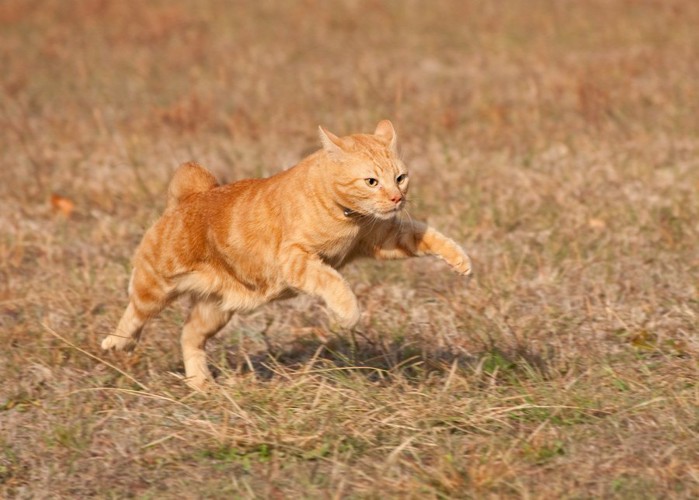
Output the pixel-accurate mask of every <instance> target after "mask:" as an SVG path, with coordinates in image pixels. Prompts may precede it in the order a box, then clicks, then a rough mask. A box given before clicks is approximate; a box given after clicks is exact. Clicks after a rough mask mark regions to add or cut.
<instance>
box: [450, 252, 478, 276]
mask: <svg viewBox="0 0 699 500" xmlns="http://www.w3.org/2000/svg"><path fill="white" fill-rule="evenodd" d="M452 268H453V269H454V272H456V273H458V274H460V275H461V276H466V277H468V278H470V277H471V273H472V272H473V269H472V267H471V258H470V257H469V256H468V255H464V256H463V258H461V259H460V260H459V261H457V262H456V263H455V264H454V265H453V266H452Z"/></svg>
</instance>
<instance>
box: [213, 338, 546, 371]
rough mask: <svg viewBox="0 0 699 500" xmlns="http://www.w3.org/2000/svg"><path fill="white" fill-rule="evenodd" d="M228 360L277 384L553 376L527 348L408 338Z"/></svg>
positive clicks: (276, 350)
mask: <svg viewBox="0 0 699 500" xmlns="http://www.w3.org/2000/svg"><path fill="white" fill-rule="evenodd" d="M226 360H227V363H228V367H229V368H230V369H231V370H233V371H235V372H238V373H251V372H254V373H255V374H256V375H257V377H259V378H260V379H262V380H271V379H273V378H275V377H277V376H283V374H284V373H286V372H295V371H308V370H315V369H323V370H328V369H329V370H332V369H338V370H352V371H354V372H359V373H362V374H364V375H365V377H366V378H367V379H369V380H371V381H376V382H381V381H385V382H390V381H391V380H393V379H395V378H396V377H400V378H402V379H404V380H408V381H413V382H418V381H421V380H424V379H425V378H427V377H428V376H431V375H441V374H448V373H449V372H452V371H458V372H460V373H462V374H476V375H485V376H486V378H493V377H496V378H500V379H504V380H511V381H515V380H519V379H522V378H523V377H524V378H531V377H536V378H542V379H545V378H548V377H549V375H550V373H551V364H552V363H551V360H552V359H551V355H543V354H541V353H537V352H535V351H533V350H531V349H530V348H529V347H527V346H522V345H518V346H514V347H501V346H498V345H495V344H492V343H491V344H490V345H484V346H482V348H480V349H477V350H475V351H473V352H466V351H465V350H463V349H459V348H442V347H434V346H430V345H428V344H425V343H416V342H414V341H411V340H408V339H395V340H392V341H390V342H386V341H376V340H373V339H371V338H369V337H367V336H365V335H363V334H361V333H358V332H355V333H354V334H346V335H335V336H334V337H333V338H331V339H329V340H327V341H322V340H319V339H304V340H302V341H296V342H294V343H293V344H291V345H287V346H285V347H275V346H271V345H269V344H268V349H267V351H265V352H262V353H257V354H254V355H248V354H246V353H243V352H241V351H240V350H237V349H235V348H231V349H229V350H228V352H227V354H226Z"/></svg>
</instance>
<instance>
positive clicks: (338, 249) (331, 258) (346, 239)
mask: <svg viewBox="0 0 699 500" xmlns="http://www.w3.org/2000/svg"><path fill="white" fill-rule="evenodd" d="M358 242H359V234H358V232H357V231H348V232H346V233H344V234H342V233H340V234H338V235H336V237H334V238H329V239H327V240H326V241H324V242H322V243H321V244H319V245H317V246H316V248H315V253H317V254H318V255H319V256H320V257H321V258H322V259H323V261H324V262H325V263H326V264H328V265H330V266H332V267H340V266H341V265H342V264H343V263H344V262H345V260H346V259H347V257H348V256H349V255H350V254H351V253H352V252H353V251H354V249H355V248H356V246H357V244H358Z"/></svg>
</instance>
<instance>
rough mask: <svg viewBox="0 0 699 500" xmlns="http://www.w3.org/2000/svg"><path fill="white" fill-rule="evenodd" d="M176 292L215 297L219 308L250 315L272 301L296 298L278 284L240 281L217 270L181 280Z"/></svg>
mask: <svg viewBox="0 0 699 500" xmlns="http://www.w3.org/2000/svg"><path fill="white" fill-rule="evenodd" d="M177 290H178V291H179V292H181V293H194V294H195V295H201V296H207V297H210V296H215V297H219V298H220V300H221V307H222V308H223V309H226V310H230V311H250V310H252V309H256V308H257V307H259V306H261V305H263V304H266V303H267V302H270V301H272V300H279V299H284V298H290V297H293V296H295V295H296V292H294V291H293V290H292V289H289V288H288V287H286V285H284V284H283V283H280V282H273V281H271V280H262V279H257V280H254V281H253V280H245V281H243V280H241V279H238V278H236V277H235V276H233V275H231V274H229V273H221V272H220V270H213V269H206V268H205V269H199V270H196V271H192V272H190V273H187V274H185V275H183V276H181V277H180V278H179V280H178V284H177Z"/></svg>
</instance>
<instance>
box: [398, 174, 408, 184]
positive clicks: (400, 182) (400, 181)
mask: <svg viewBox="0 0 699 500" xmlns="http://www.w3.org/2000/svg"><path fill="white" fill-rule="evenodd" d="M407 178H408V174H400V175H399V176H398V177H396V184H402V183H403V181H404V180H405V179H407Z"/></svg>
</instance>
